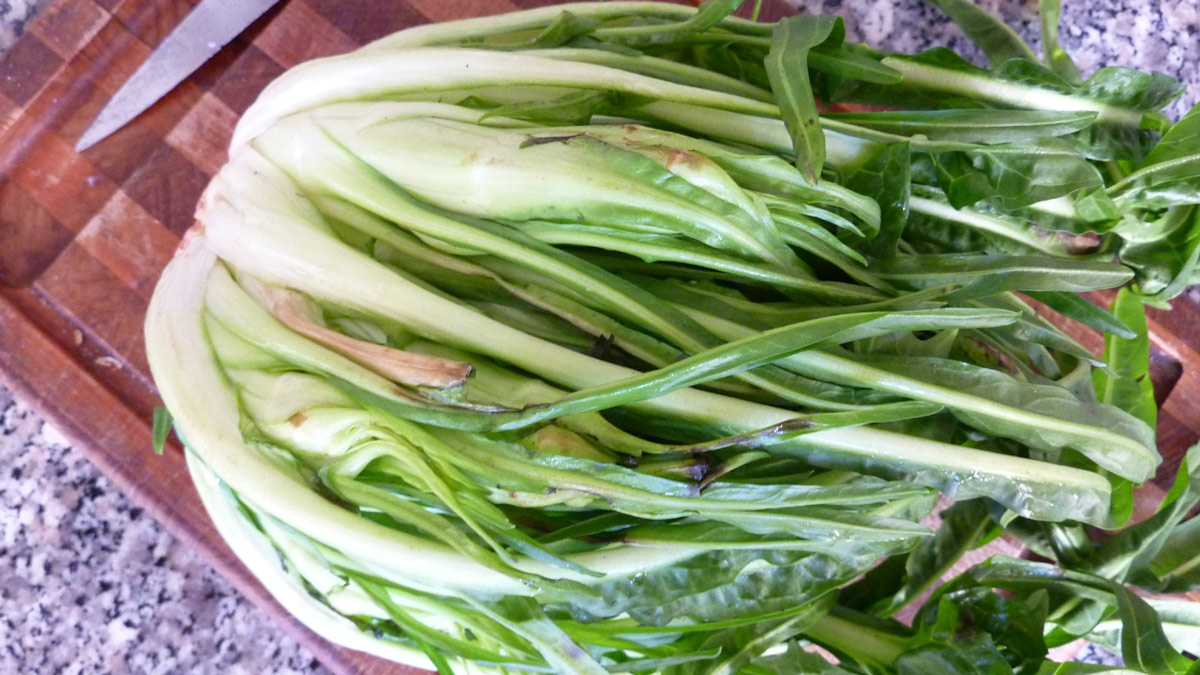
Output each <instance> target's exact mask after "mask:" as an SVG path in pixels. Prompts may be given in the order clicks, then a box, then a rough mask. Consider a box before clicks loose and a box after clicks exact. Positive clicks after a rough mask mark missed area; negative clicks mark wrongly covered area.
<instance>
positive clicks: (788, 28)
mask: <svg viewBox="0 0 1200 675" xmlns="http://www.w3.org/2000/svg"><path fill="white" fill-rule="evenodd" d="M844 35H845V28H844V27H843V26H842V20H841V19H840V18H837V17H831V16H811V15H804V16H789V17H786V18H784V19H782V20H781V21H780V22H779V23H777V24H775V29H774V31H773V32H772V33H771V51H770V52H769V53H768V54H767V60H766V66H767V77H768V78H770V81H771V91H772V92H774V94H775V99H776V101H777V102H778V104H779V110H780V112H781V114H782V115H783V121H784V124H785V125H786V126H787V130H788V133H789V134H790V135H791V137H792V147H793V149H794V151H795V153H796V166H797V167H798V168H799V169H800V172H801V173H802V174H804V177H805V178H806V179H808V182H809V183H811V184H813V185H816V184H817V182H818V180H819V179H820V175H821V167H822V166H823V165H824V164H825V132H824V131H822V130H821V125H820V123H819V120H818V117H817V103H816V100H815V99H814V98H813V92H812V85H811V84H810V83H809V79H808V53H809V50H811V49H813V48H814V47H816V46H818V45H821V44H823V43H825V42H826V41H828V40H830V39H831V38H832V40H833V41H834V42H835V43H840V42H841V41H842V39H843V37H844Z"/></svg>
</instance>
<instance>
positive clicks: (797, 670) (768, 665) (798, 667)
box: [742, 642, 850, 675]
mask: <svg viewBox="0 0 1200 675" xmlns="http://www.w3.org/2000/svg"><path fill="white" fill-rule="evenodd" d="M742 670H743V672H744V673H745V674H746V675H800V674H803V675H850V673H849V671H847V670H844V669H842V668H839V667H838V666H835V665H833V664H832V663H830V662H828V661H826V660H825V658H824V657H823V656H821V655H820V654H814V653H812V652H807V651H804V649H803V648H801V647H800V646H799V645H798V644H797V643H796V642H789V643H788V644H787V649H786V650H785V651H784V652H783V653H780V654H773V655H771V656H760V657H759V658H757V659H754V660H753V661H751V662H750V665H748V666H745V667H743V669H742Z"/></svg>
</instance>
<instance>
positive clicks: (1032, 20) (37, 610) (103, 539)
mask: <svg viewBox="0 0 1200 675" xmlns="http://www.w3.org/2000/svg"><path fill="white" fill-rule="evenodd" d="M49 1H50V0H0V52H3V51H4V50H6V49H7V48H8V47H9V45H10V44H11V42H12V40H13V39H14V38H15V37H16V36H19V34H20V32H21V31H22V29H23V28H24V26H25V25H26V24H27V23H28V21H29V20H30V19H31V18H32V17H33V16H34V15H35V14H36V13H37V11H38V10H39V9H41V8H42V7H44V6H45V5H47V4H49ZM377 1H385V0H377ZM977 1H978V2H979V3H980V4H981V5H983V6H984V7H986V8H987V9H989V10H991V11H993V12H998V13H1000V14H1001V15H1002V16H1003V17H1005V19H1006V20H1007V21H1008V22H1009V24H1010V25H1012V26H1014V27H1015V28H1017V29H1018V31H1019V32H1020V33H1021V34H1022V35H1023V36H1025V37H1026V38H1027V39H1030V40H1032V41H1034V43H1035V44H1036V39H1037V33H1038V28H1037V20H1036V7H1037V3H1036V0H1025V1H1022V0H977ZM791 2H792V4H795V5H797V6H799V7H801V8H802V9H804V10H805V11H809V12H823V13H830V14H841V15H843V16H845V17H846V19H847V21H846V24H847V33H848V37H849V39H852V40H864V41H866V42H868V43H871V44H874V45H877V46H881V47H885V48H893V49H898V50H902V51H913V50H919V49H923V48H926V47H928V46H931V45H935V44H941V45H949V46H952V47H954V48H956V49H959V50H960V51H961V52H963V53H965V54H967V55H968V56H971V57H973V58H975V59H978V58H979V55H978V51H977V50H975V49H974V48H973V47H971V46H970V44H969V43H968V42H967V41H966V40H965V39H964V38H963V36H962V34H961V32H959V31H958V30H957V29H956V28H954V27H953V26H951V25H949V24H948V23H947V22H946V21H945V20H944V18H943V17H942V16H941V15H940V13H939V11H938V10H937V9H936V8H934V7H933V6H931V5H929V4H926V3H924V2H922V1H921V0H791ZM1064 4H1065V5H1066V7H1065V8H1064V11H1063V15H1064V16H1063V29H1062V34H1061V35H1060V42H1061V43H1062V45H1063V46H1064V47H1065V48H1066V49H1067V50H1068V51H1069V52H1070V53H1071V54H1072V55H1073V56H1074V57H1075V59H1076V62H1077V63H1078V64H1079V66H1080V68H1081V69H1082V70H1083V71H1084V72H1085V73H1090V72H1091V71H1093V70H1095V69H1096V68H1098V67H1100V66H1103V65H1126V66H1134V67H1138V68H1143V69H1152V70H1161V71H1163V72H1166V73H1169V74H1171V75H1174V76H1175V77H1178V78H1180V79H1181V80H1182V81H1184V83H1185V84H1186V85H1187V88H1188V91H1187V93H1186V94H1185V95H1184V96H1183V97H1182V98H1181V100H1180V101H1177V102H1176V103H1175V104H1173V105H1172V107H1171V108H1170V109H1169V112H1170V113H1171V114H1172V116H1173V117H1178V116H1179V115H1181V114H1183V113H1184V112H1185V111H1186V110H1187V109H1188V108H1189V107H1190V106H1191V105H1192V104H1193V103H1194V102H1195V101H1196V100H1197V99H1198V98H1200V71H1198V69H1196V68H1195V65H1196V64H1197V63H1200V39H1197V37H1196V33H1197V31H1198V30H1200V5H1198V4H1196V3H1193V2H1179V1H1176V0H1065V2H1064ZM0 466H3V467H7V468H5V469H3V471H2V472H0V509H2V514H3V515H0V533H2V536H3V539H2V541H0V643H2V644H3V647H2V648H0V672H22V673H30V674H37V673H83V672H94V673H178V672H188V673H194V674H198V675H199V674H204V673H280V674H283V673H325V672H327V671H326V670H325V668H324V667H323V666H321V665H320V664H319V663H318V662H317V661H316V660H315V659H314V658H313V657H312V655H311V654H310V653H308V652H307V651H306V650H305V649H303V648H302V647H300V646H299V645H298V644H297V643H296V642H295V641H294V640H292V639H290V638H289V637H288V636H286V635H284V634H283V632H282V630H281V629H280V628H279V627H278V626H276V625H275V624H274V622H273V620H272V619H271V618H270V617H268V616H267V615H266V614H265V613H263V612H261V611H259V610H258V609H257V608H255V607H254V606H252V605H251V604H250V603H249V602H248V601H247V600H246V599H244V598H243V597H242V596H241V595H240V594H239V593H238V592H237V591H236V590H235V589H234V588H233V587H232V586H231V585H230V584H228V583H227V582H226V581H225V580H224V579H222V578H221V577H219V576H218V575H217V574H216V573H215V572H214V571H213V570H212V569H211V568H210V567H209V566H208V564H207V563H206V562H205V561H204V560H203V558H201V557H200V556H199V555H198V554H197V552H195V551H192V550H189V549H187V548H185V547H184V546H182V545H181V544H179V543H178V542H177V541H175V540H174V538H173V537H171V535H170V534H168V533H167V532H166V531H165V530H164V529H163V528H162V527H161V526H160V525H158V523H156V522H154V521H153V519H151V518H149V517H148V516H146V515H145V514H144V513H143V512H142V510H141V509H140V508H138V507H137V506H135V505H134V504H133V503H131V502H130V501H129V500H128V499H127V498H126V497H125V496H124V495H122V494H120V493H119V492H118V491H117V490H116V489H115V487H114V486H113V485H112V484H111V483H110V482H109V481H108V480H107V479H106V478H105V477H104V476H103V475H101V474H100V473H99V472H98V471H97V470H96V469H95V468H94V467H93V466H92V465H91V464H89V463H88V461H87V460H86V459H84V458H83V456H82V455H81V454H79V453H78V452H77V451H76V450H74V449H72V448H71V447H70V444H69V443H68V442H67V441H66V439H64V438H63V437H62V435H61V434H60V433H59V432H58V431H57V430H56V429H54V428H53V427H52V426H50V425H49V424H47V423H45V422H44V421H43V420H41V419H40V418H39V417H38V415H37V414H36V413H35V412H33V411H32V410H30V409H29V408H27V407H26V406H24V405H22V403H21V402H20V401H17V400H16V399H14V397H13V396H12V394H11V393H10V392H9V391H8V390H6V389H4V388H3V386H0Z"/></svg>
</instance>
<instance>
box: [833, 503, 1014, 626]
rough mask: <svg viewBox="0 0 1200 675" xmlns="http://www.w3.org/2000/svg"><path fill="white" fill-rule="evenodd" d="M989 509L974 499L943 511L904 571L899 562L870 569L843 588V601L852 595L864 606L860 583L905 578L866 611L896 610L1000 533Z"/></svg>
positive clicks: (876, 583) (884, 613)
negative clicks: (966, 555)
mask: <svg viewBox="0 0 1200 675" xmlns="http://www.w3.org/2000/svg"><path fill="white" fill-rule="evenodd" d="M988 510H989V505H988V502H987V501H986V500H983V499H972V500H969V501H964V502H958V503H956V504H954V505H953V506H951V507H950V508H948V509H946V510H944V511H942V513H941V518H942V523H941V525H940V526H939V527H938V528H937V529H936V530H935V531H934V536H933V537H930V538H926V539H923V540H921V541H920V542H919V543H918V544H917V547H916V548H915V549H913V551H912V553H910V554H908V557H907V558H906V559H904V569H903V573H899V570H897V569H895V567H896V566H895V565H887V566H884V567H877V568H876V569H875V570H872V571H871V572H868V573H867V574H866V576H865V577H864V579H863V580H862V581H860V582H857V583H856V584H854V585H852V586H850V587H849V588H848V589H846V590H845V591H843V600H842V601H843V603H846V601H847V595H848V594H849V597H850V598H854V600H853V602H854V604H855V605H858V606H860V607H862V606H863V605H862V604H861V603H862V601H863V599H862V598H860V597H856V595H857V594H856V593H855V592H854V588H855V587H856V586H858V585H859V584H864V586H863V587H862V588H864V589H866V588H869V587H871V586H873V585H874V586H877V587H878V586H879V585H881V584H886V583H888V582H889V581H892V582H893V583H894V581H895V580H897V579H900V580H902V581H903V585H902V586H901V587H900V588H898V589H897V590H896V591H895V592H894V593H892V594H891V595H890V596H889V597H881V598H879V599H878V600H876V601H875V602H873V603H872V604H871V605H870V607H869V609H867V610H866V611H869V612H870V613H872V614H875V615H877V616H891V615H892V614H894V613H896V612H897V611H899V610H900V609H902V608H903V607H904V606H905V605H907V604H908V603H909V602H911V601H913V600H915V599H916V598H917V596H919V595H920V594H921V593H922V592H924V591H925V590H926V589H927V588H929V587H930V586H931V585H932V584H934V583H936V582H937V581H938V580H939V579H941V578H942V576H943V575H944V574H945V573H946V572H948V571H949V570H950V568H951V566H953V565H954V563H955V562H957V561H958V559H959V558H961V557H962V555H963V554H964V553H966V552H967V551H970V550H973V549H976V548H978V547H979V546H982V545H983V544H984V543H986V542H987V541H989V540H991V539H992V538H993V537H995V536H996V535H997V534H999V533H1000V529H999V526H997V525H996V524H995V523H994V522H993V521H992V519H991V518H990V517H989V515H988ZM873 577H877V578H873ZM889 577H890V580H889Z"/></svg>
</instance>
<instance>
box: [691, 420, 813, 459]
mask: <svg viewBox="0 0 1200 675" xmlns="http://www.w3.org/2000/svg"><path fill="white" fill-rule="evenodd" d="M814 427H815V425H814V424H813V423H812V420H810V419H808V418H807V417H796V418H793V419H790V420H785V421H783V422H780V423H779V424H776V425H774V426H770V427H767V428H766V429H762V430H760V431H756V432H754V433H752V434H739V435H737V436H729V437H728V438H721V439H718V440H715V441H709V442H707V443H696V444H695V445H689V446H684V447H682V448H680V449H681V450H685V451H688V452H707V451H712V450H720V449H721V448H729V447H733V446H735V445H737V446H741V447H743V448H746V449H748V450H752V449H754V448H759V447H762V446H763V445H764V441H765V440H767V439H770V438H774V437H775V436H779V435H781V434H785V433H790V432H792V431H802V430H805V429H813V428H814Z"/></svg>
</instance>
